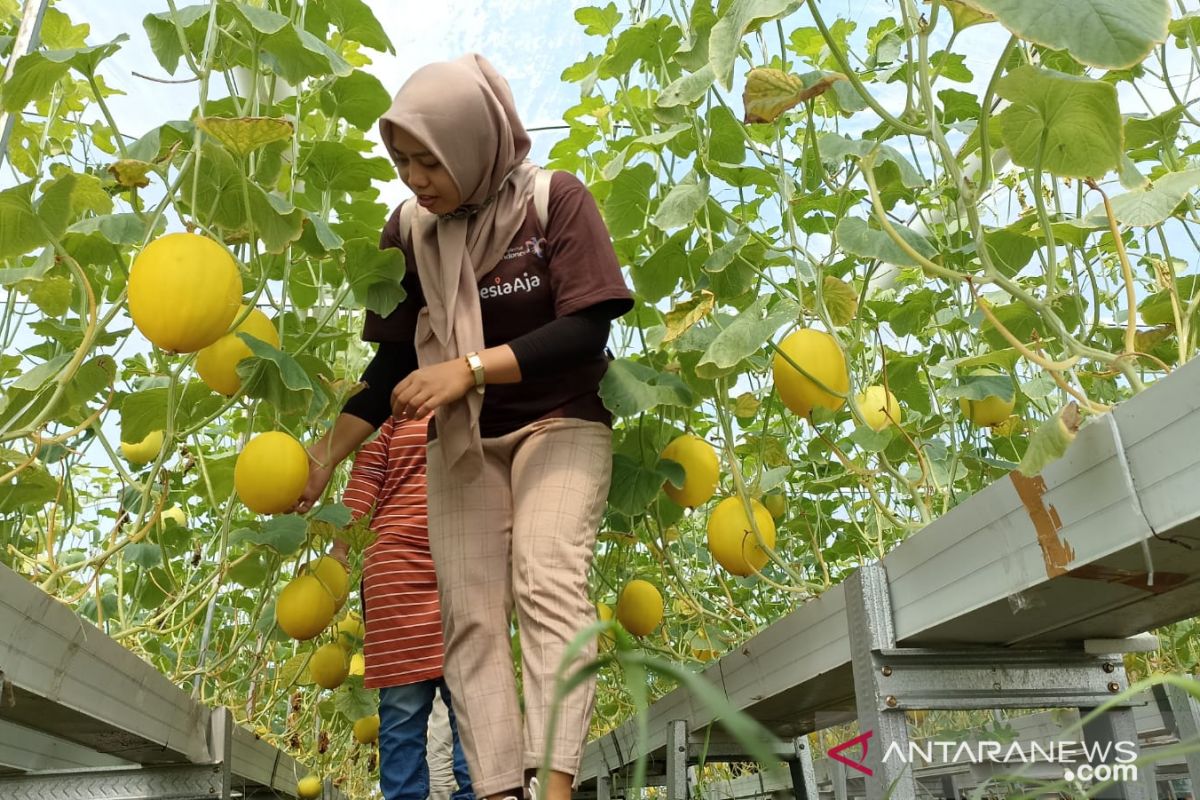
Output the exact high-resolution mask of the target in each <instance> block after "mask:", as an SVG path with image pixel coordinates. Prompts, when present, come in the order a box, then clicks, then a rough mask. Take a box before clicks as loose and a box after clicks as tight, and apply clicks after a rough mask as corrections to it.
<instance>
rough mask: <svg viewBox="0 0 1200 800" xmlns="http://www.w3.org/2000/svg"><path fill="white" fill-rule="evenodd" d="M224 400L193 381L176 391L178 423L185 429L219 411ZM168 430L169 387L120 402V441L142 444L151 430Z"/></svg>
mask: <svg viewBox="0 0 1200 800" xmlns="http://www.w3.org/2000/svg"><path fill="white" fill-rule="evenodd" d="M223 404H224V398H222V397H220V396H219V395H216V394H214V393H213V390H212V389H210V388H208V386H206V385H205V384H204V383H203V382H201V381H190V382H188V383H187V384H185V385H184V386H182V387H178V388H177V389H176V397H175V423H176V427H177V428H186V427H189V426H191V425H193V424H195V423H198V422H199V421H200V420H203V419H207V418H209V417H211V416H212V415H213V414H215V413H216V412H217V411H218V410H220V408H221V406H222V405H223ZM166 427H167V387H165V386H160V387H156V388H153V389H143V390H141V391H140V392H137V393H136V394H131V395H127V396H126V397H125V398H124V399H123V400H122V401H121V441H123V442H140V441H141V440H142V439H145V438H146V436H148V435H149V434H150V433H151V432H152V431H161V430H165V429H166Z"/></svg>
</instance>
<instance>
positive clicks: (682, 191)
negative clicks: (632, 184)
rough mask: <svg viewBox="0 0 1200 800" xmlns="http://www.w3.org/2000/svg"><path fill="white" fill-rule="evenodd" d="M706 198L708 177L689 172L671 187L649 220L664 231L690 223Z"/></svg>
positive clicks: (702, 206)
mask: <svg viewBox="0 0 1200 800" xmlns="http://www.w3.org/2000/svg"><path fill="white" fill-rule="evenodd" d="M707 200H708V178H707V177H705V176H700V177H697V176H696V173H695V172H690V173H688V174H687V175H686V176H685V177H684V179H683V180H681V181H680V182H679V183H677V184H675V185H674V186H672V187H671V191H669V192H668V193H667V196H666V197H664V198H663V201H662V203H661V204H660V205H659V207H658V211H657V213H655V215H654V219H653V220H651V222H653V223H654V225H655V227H657V228H660V229H661V230H664V231H670V230H672V229H674V228H682V227H684V226H685V225H691V224H692V221H693V220H695V218H696V212H698V211H699V210H700V209H702V208H704V204H705V202H707Z"/></svg>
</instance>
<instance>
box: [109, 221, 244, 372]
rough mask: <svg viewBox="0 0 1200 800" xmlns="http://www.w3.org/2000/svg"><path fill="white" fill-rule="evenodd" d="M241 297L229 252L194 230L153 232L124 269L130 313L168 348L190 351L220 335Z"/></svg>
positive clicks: (149, 335) (239, 279) (145, 331)
mask: <svg viewBox="0 0 1200 800" xmlns="http://www.w3.org/2000/svg"><path fill="white" fill-rule="evenodd" d="M241 298H242V276H241V273H240V272H238V266H237V263H236V262H235V261H234V260H233V257H232V256H231V255H229V251H227V250H226V249H225V248H224V247H222V246H221V245H219V244H217V243H216V242H214V241H213V240H212V239H208V238H206V237H204V236H200V235H197V234H194V233H168V234H167V235H165V236H160V237H158V238H157V239H155V240H154V241H153V242H151V243H150V244H148V245H146V246H145V247H144V248H143V249H142V252H141V253H139V254H138V256H137V258H135V259H134V260H133V266H132V267H130V269H129V316H130V317H131V318H132V319H133V324H134V325H136V326H137V329H138V330H139V331H141V332H142V335H143V336H145V337H146V338H147V339H149V340H150V341H151V342H153V343H154V344H155V345H156V346H158V347H160V348H162V349H163V350H166V351H167V352H169V353H194V352H195V351H197V350H199V349H201V348H204V347H208V346H209V345H210V344H212V343H213V342H215V341H216V340H217V339H220V338H221V337H222V336H224V335H225V332H226V331H228V330H229V325H230V323H232V322H233V318H234V316H235V315H236V314H237V310H238V306H239V305H241Z"/></svg>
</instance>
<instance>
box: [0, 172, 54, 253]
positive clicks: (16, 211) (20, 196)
mask: <svg viewBox="0 0 1200 800" xmlns="http://www.w3.org/2000/svg"><path fill="white" fill-rule="evenodd" d="M32 197H33V182H32V181H31V182H29V183H22V184H21V185H19V186H14V187H13V188H11V189H5V190H4V191H3V192H0V259H5V260H7V259H10V258H13V257H15V256H19V255H23V254H25V253H28V252H29V251H30V250H33V249H35V248H37V247H41V246H42V245H44V244H46V243H47V242H48V241H49V237H48V236H47V235H46V232H45V231H44V230H42V225H41V221H40V220H39V219H38V216H37V214H36V213H35V212H34V210H33V201H32Z"/></svg>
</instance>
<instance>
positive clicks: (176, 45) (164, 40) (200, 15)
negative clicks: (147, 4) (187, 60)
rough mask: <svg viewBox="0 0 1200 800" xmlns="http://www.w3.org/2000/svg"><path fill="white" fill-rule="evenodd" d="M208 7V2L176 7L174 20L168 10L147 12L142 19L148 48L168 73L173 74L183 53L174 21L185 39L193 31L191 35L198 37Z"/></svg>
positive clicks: (206, 17) (205, 18)
mask: <svg viewBox="0 0 1200 800" xmlns="http://www.w3.org/2000/svg"><path fill="white" fill-rule="evenodd" d="M208 9H209V4H208V3H200V4H197V5H194V6H182V7H179V8H176V14H175V15H174V21H173V20H172V13H171V11H169V10H168V11H163V12H161V13H158V14H147V15H146V16H145V17H144V18H143V19H142V27H143V28H145V30H146V38H148V39H149V40H150V50H151V51H152V52H153V53H154V57H155V58H157V59H158V63H159V64H161V65H162V68H163V69H165V70H166V71H167V72H168V73H169V74H171V75H174V74H175V70H176V69H177V68H178V67H179V59H180V58H182V57H183V54H184V51H183V46H182V45H181V44H180V41H179V33H178V30H177V29H176V27H175V23H176V22H178V23H179V25H180V27H182V28H183V29H184V31H185V40H186V39H190V38H191V37H189V36H187V34H188V33H193V31H194V34H193V35H194V36H195V37H197V38H198V37H199V36H200V30H201V29H202V28H203V27H204V25H203V21H205V20H207V19H208ZM198 23H200V24H198ZM189 46H190V43H189Z"/></svg>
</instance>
